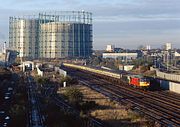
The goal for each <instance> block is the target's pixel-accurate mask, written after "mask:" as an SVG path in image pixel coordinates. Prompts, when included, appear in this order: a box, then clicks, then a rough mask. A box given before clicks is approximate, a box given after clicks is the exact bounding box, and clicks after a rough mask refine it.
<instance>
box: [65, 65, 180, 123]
mask: <svg viewBox="0 0 180 127" xmlns="http://www.w3.org/2000/svg"><path fill="white" fill-rule="evenodd" d="M66 70H67V71H68V72H69V74H70V75H72V76H75V77H76V78H78V79H79V80H80V81H81V82H82V83H83V82H84V84H86V85H89V86H98V87H99V88H98V89H100V90H99V92H102V93H104V94H106V96H109V97H111V98H114V99H115V100H117V101H119V102H121V103H122V102H123V103H126V104H131V105H132V106H131V107H132V108H133V109H136V110H138V111H139V112H142V113H144V114H146V115H147V116H149V117H151V118H152V119H154V120H156V121H158V122H159V123H160V124H162V125H164V126H172V127H178V126H179V125H180V96H178V95H177V97H176V96H174V94H173V95H171V96H168V95H169V94H170V93H168V95H167V93H165V92H164V91H159V92H152V91H142V90H137V89H134V88H132V87H130V86H127V85H123V84H121V83H118V84H116V83H115V82H113V83H111V82H109V81H107V80H105V79H103V78H99V77H97V76H95V75H93V74H91V73H86V74H85V72H83V71H79V70H74V69H71V68H66ZM84 75H86V76H84ZM161 93H162V95H161Z"/></svg>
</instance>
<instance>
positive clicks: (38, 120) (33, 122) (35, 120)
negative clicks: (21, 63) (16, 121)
mask: <svg viewBox="0 0 180 127" xmlns="http://www.w3.org/2000/svg"><path fill="white" fill-rule="evenodd" d="M28 84H29V86H28V99H29V107H30V110H29V118H30V119H29V125H28V127H44V123H43V121H44V120H43V116H42V114H41V111H40V106H39V105H40V104H39V100H38V97H37V93H36V90H35V87H36V86H35V84H34V82H33V81H32V78H31V77H28Z"/></svg>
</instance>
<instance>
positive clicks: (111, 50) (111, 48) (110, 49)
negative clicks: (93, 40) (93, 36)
mask: <svg viewBox="0 0 180 127" xmlns="http://www.w3.org/2000/svg"><path fill="white" fill-rule="evenodd" d="M114 48H115V46H114V45H107V46H106V51H107V52H113V51H114Z"/></svg>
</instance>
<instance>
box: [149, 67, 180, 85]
mask: <svg viewBox="0 0 180 127" xmlns="http://www.w3.org/2000/svg"><path fill="white" fill-rule="evenodd" d="M151 70H155V71H156V76H157V77H159V78H162V79H166V80H171V81H175V82H180V75H176V74H169V73H165V72H161V71H159V70H158V69H154V68H152V67H151Z"/></svg>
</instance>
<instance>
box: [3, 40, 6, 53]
mask: <svg viewBox="0 0 180 127" xmlns="http://www.w3.org/2000/svg"><path fill="white" fill-rule="evenodd" d="M3 53H6V42H4V45H3Z"/></svg>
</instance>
